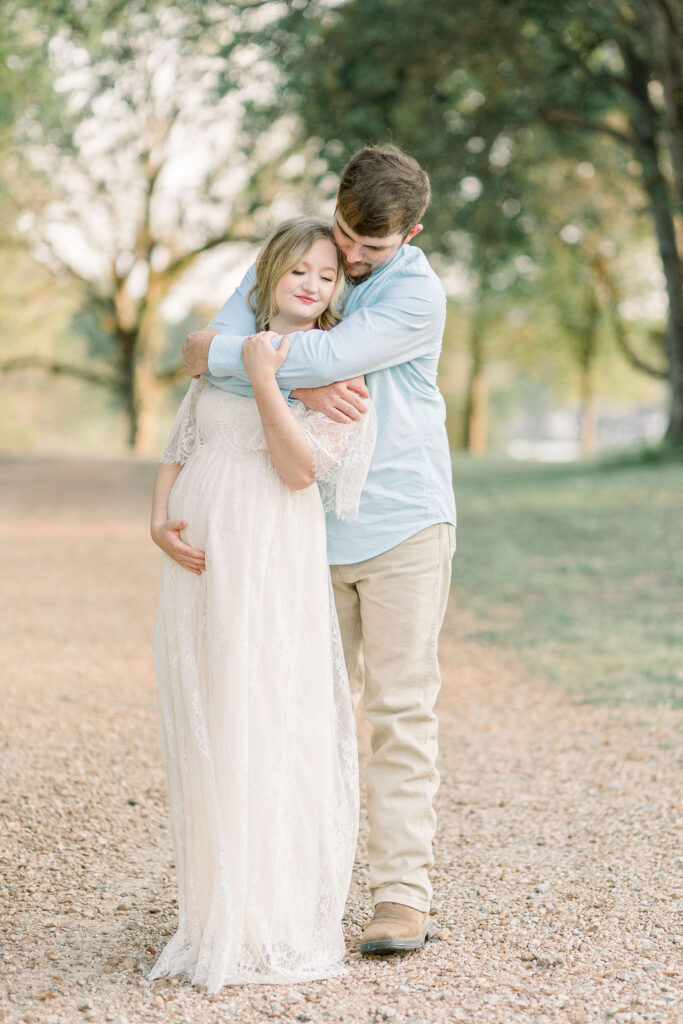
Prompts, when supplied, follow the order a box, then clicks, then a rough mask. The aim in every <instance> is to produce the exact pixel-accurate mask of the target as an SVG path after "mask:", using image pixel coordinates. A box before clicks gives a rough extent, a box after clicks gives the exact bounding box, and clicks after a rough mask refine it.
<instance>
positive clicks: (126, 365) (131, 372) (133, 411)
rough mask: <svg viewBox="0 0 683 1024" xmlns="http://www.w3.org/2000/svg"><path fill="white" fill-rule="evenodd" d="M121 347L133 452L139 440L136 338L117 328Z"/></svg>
mask: <svg viewBox="0 0 683 1024" xmlns="http://www.w3.org/2000/svg"><path fill="white" fill-rule="evenodd" d="M116 335H117V341H118V345H119V367H120V372H121V398H122V401H123V409H124V412H125V414H126V419H127V421H128V433H127V438H126V443H127V445H128V447H129V448H131V449H132V450H133V451H134V450H135V448H136V446H137V440H138V426H139V422H138V420H139V417H138V403H137V395H136V389H135V348H136V338H135V335H134V334H133V333H132V332H131V331H125V330H123V329H122V328H120V327H119V328H117V331H116Z"/></svg>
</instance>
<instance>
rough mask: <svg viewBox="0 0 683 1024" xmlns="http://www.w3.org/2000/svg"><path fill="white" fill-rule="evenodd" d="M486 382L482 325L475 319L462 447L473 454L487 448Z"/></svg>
mask: <svg viewBox="0 0 683 1024" xmlns="http://www.w3.org/2000/svg"><path fill="white" fill-rule="evenodd" d="M487 420H488V381H487V380H486V367H485V365H484V339H483V323H482V320H481V318H480V317H477V316H475V318H474V320H473V321H472V326H471V329H470V372H469V376H468V380H467V396H466V399H465V416H464V431H463V435H464V436H463V440H464V445H463V447H464V448H465V449H466V450H467V451H469V452H471V453H472V454H473V455H483V454H485V452H486V449H487V442H488V437H487V426H488V424H487Z"/></svg>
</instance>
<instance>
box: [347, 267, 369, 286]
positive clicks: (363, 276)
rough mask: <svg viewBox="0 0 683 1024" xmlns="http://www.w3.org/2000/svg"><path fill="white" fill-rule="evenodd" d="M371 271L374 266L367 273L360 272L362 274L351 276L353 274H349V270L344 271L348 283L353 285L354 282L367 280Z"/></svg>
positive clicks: (358, 282)
mask: <svg viewBox="0 0 683 1024" xmlns="http://www.w3.org/2000/svg"><path fill="white" fill-rule="evenodd" d="M371 273H372V268H371V269H370V270H368V272H367V273H366V274H360V275H357V276H356V277H351V274H349V273H348V271H346V270H345V271H344V277H345V278H346V283H347V284H351V285H353V284H360V283H361V282H362V281H367V279H368V278H369V277H370V274H371Z"/></svg>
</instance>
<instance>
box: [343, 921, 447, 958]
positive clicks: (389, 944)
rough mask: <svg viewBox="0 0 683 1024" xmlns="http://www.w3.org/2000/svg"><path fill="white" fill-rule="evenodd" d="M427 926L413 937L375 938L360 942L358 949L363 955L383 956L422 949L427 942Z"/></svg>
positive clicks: (428, 936)
mask: <svg viewBox="0 0 683 1024" xmlns="http://www.w3.org/2000/svg"><path fill="white" fill-rule="evenodd" d="M429 939H430V935H429V928H426V929H425V930H424V932H421V933H420V934H419V935H416V936H415V938H414V939H375V940H374V941H373V942H361V944H360V951H361V954H362V955H363V956H385V955H386V954H389V953H412V952H413V951H414V950H416V949H422V947H423V946H424V945H425V943H427V942H429Z"/></svg>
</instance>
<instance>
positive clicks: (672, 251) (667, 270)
mask: <svg viewBox="0 0 683 1024" xmlns="http://www.w3.org/2000/svg"><path fill="white" fill-rule="evenodd" d="M624 58H625V61H626V66H627V70H628V77H629V86H630V92H631V96H632V98H633V100H634V101H635V108H634V111H633V113H632V115H631V123H632V126H633V131H634V134H635V137H636V139H637V143H638V151H639V155H640V158H641V160H642V163H643V172H644V173H643V181H644V185H645V189H646V191H647V194H648V196H649V199H650V204H651V212H652V218H653V220H654V226H655V234H656V237H657V243H658V246H659V254H660V258H661V261H662V268H663V271H664V277H665V280H666V291H667V297H668V300H669V318H668V323H667V332H666V338H667V356H668V362H669V385H670V409H669V426H668V429H667V434H666V436H667V438H668V439H669V440H670V441H673V442H675V443H676V444H683V270H682V269H681V254H680V253H679V251H678V245H677V239H676V227H675V223H674V218H673V212H672V211H673V196H672V195H671V190H670V188H669V185H668V183H667V180H666V178H665V176H664V174H663V172H662V169H661V166H660V160H659V150H658V145H657V118H656V114H655V111H654V109H653V107H652V103H651V101H650V97H649V93H648V79H649V69H648V68H647V67H646V66H645V64H643V62H642V61H641V60H640V59H639V58H638V57H637V56H636V55H635V54H634V53H633V52H632V51H631V50H629V49H628V48H626V47H625V48H624Z"/></svg>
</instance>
